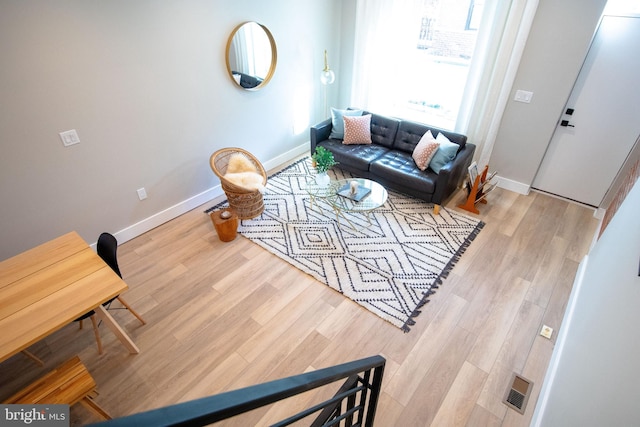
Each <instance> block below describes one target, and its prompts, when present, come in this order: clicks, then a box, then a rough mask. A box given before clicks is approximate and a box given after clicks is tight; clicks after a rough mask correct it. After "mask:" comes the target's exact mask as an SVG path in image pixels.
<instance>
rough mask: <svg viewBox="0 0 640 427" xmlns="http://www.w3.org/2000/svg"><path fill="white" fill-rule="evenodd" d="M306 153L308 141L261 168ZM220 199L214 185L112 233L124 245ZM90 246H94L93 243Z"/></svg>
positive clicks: (269, 161)
mask: <svg viewBox="0 0 640 427" xmlns="http://www.w3.org/2000/svg"><path fill="white" fill-rule="evenodd" d="M308 151H309V141H307V142H305V143H303V144H301V145H299V146H297V147H295V148H294V149H292V150H289V151H287V152H285V153H282V154H280V155H278V156H276V157H274V158H272V159H270V160H267V161H265V162H264V163H263V166H264V168H265V169H266V170H267V171H268V170H270V169H274V168H276V167H278V166H280V165H282V164H284V163H287V162H289V161H291V160H293V159H295V158H297V157H300V156H301V155H303V154H305V153H307V152H308ZM212 173H213V172H212ZM222 197H224V192H223V191H222V187H221V186H220V185H216V186H215V187H211V188H209V189H208V190H205V191H203V192H202V193H200V194H196V195H195V196H193V197H190V198H188V199H186V200H184V201H182V202H180V203H177V204H175V205H173V206H171V207H169V208H167V209H164V210H162V211H160V212H157V213H155V214H153V215H151V216H149V217H147V218H145V219H143V220H141V221H138V222H137V223H135V224H132V225H130V226H128V227H126V228H124V229H122V230H120V231H118V232H116V233H114V235H115V236H116V238H117V239H118V242H120V243H124V242H126V241H128V240H131V239H133V238H135V237H138V236H140V235H141V234H144V233H146V232H147V231H149V230H153V229H154V228H156V227H158V226H160V225H162V224H164V223H165V222H168V221H171V220H172V219H174V218H177V217H179V216H180V215H183V214H185V213H187V212H189V211H190V210H192V209H195V208H197V207H198V206H202V205H204V204H205V203H207V202H211V201H213V200H215V199H217V198H222ZM92 246H95V243H94V244H93V245H92Z"/></svg>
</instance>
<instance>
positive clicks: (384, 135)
mask: <svg viewBox="0 0 640 427" xmlns="http://www.w3.org/2000/svg"><path fill="white" fill-rule="evenodd" d="M363 114H371V142H372V143H373V144H377V145H382V146H383V147H387V148H391V147H393V141H394V140H395V139H396V133H397V132H398V126H399V125H400V120H398V119H394V118H392V117H385V116H380V115H378V114H372V113H369V112H366V111H365V112H364V113H363Z"/></svg>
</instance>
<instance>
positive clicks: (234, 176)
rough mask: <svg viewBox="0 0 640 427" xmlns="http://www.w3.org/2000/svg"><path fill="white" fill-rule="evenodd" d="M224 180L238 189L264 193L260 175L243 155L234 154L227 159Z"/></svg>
mask: <svg viewBox="0 0 640 427" xmlns="http://www.w3.org/2000/svg"><path fill="white" fill-rule="evenodd" d="M224 178H225V179H226V180H227V181H229V182H231V183H232V184H235V185H237V186H238V187H242V188H246V189H247V190H252V191H259V192H261V193H264V185H263V184H262V175H261V174H259V173H258V169H257V168H256V166H255V165H254V164H253V162H252V161H251V160H249V159H248V158H247V156H245V155H244V154H241V153H235V154H232V155H231V156H230V157H229V164H228V165H227V172H226V173H225V174H224Z"/></svg>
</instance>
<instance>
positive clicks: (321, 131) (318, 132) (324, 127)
mask: <svg viewBox="0 0 640 427" xmlns="http://www.w3.org/2000/svg"><path fill="white" fill-rule="evenodd" d="M329 135H331V119H327V120H325V121H323V122H320V123H318V124H317V125H314V126H311V135H310V136H311V139H310V142H311V154H313V153H314V152H315V151H316V145H318V143H319V142H322V141H324V140H325V139H329Z"/></svg>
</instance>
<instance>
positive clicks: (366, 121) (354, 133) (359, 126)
mask: <svg viewBox="0 0 640 427" xmlns="http://www.w3.org/2000/svg"><path fill="white" fill-rule="evenodd" d="M342 143H343V144H371V114H365V115H364V116H359V117H350V116H344V140H343V141H342Z"/></svg>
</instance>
